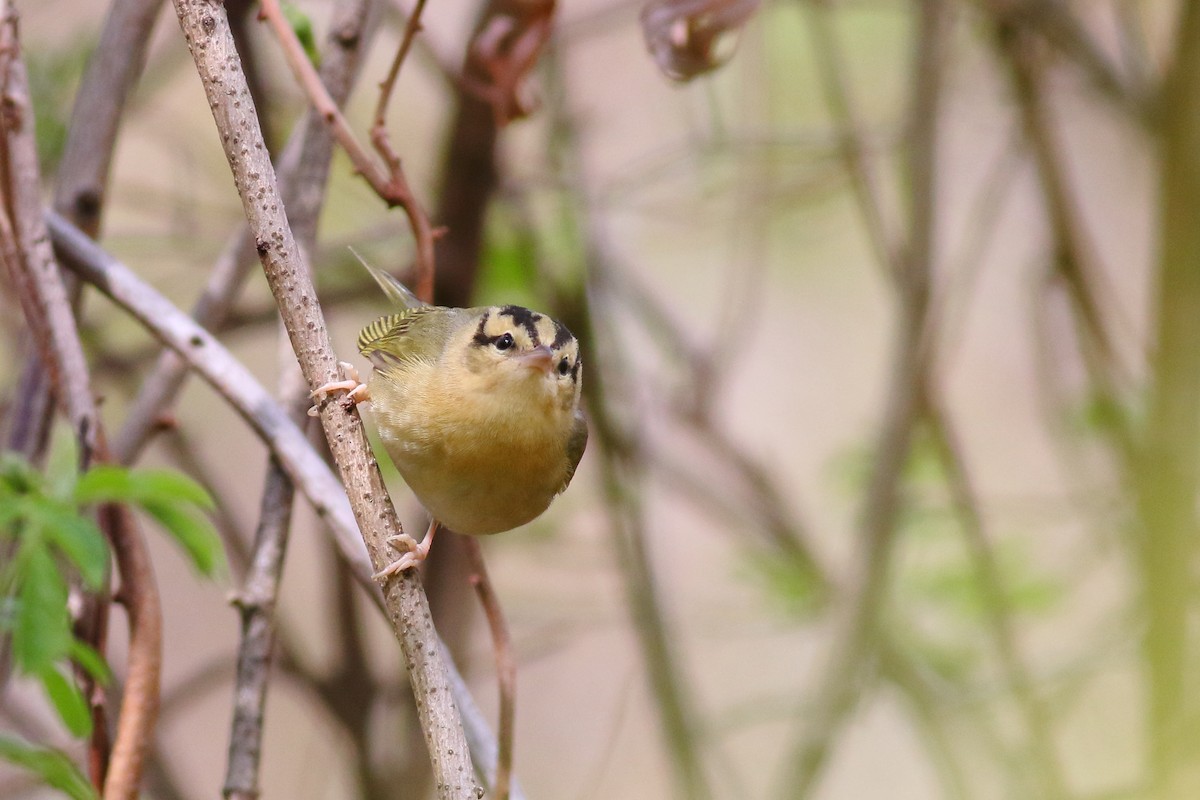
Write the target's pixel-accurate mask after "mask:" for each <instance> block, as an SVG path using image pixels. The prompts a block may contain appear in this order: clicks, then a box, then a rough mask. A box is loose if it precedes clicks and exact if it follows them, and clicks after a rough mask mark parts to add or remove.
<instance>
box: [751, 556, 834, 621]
mask: <svg viewBox="0 0 1200 800" xmlns="http://www.w3.org/2000/svg"><path fill="white" fill-rule="evenodd" d="M746 563H747V567H748V569H747V577H748V578H749V580H750V581H752V583H753V585H754V586H759V587H762V590H763V591H764V592H765V593H766V595H767V598H768V599H769V600H770V601H771V603H772V604H773V605H775V606H777V607H778V608H779V609H780V611H782V612H783V613H784V614H785V615H786V616H788V617H792V618H796V619H807V618H809V617H811V616H812V614H813V613H814V612H815V611H817V610H818V609H819V608H820V605H821V593H820V592H819V591H818V587H817V585H816V584H815V583H814V582H813V580H812V575H811V574H810V573H809V572H808V571H807V570H806V569H804V568H803V566H802V565H801V564H799V563H797V562H796V561H794V560H791V559H787V558H780V557H779V556H778V555H777V554H776V553H773V552H767V551H756V552H754V553H752V554H751V556H750V558H749V560H748V561H747V562H746Z"/></svg>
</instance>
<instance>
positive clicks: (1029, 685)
mask: <svg viewBox="0 0 1200 800" xmlns="http://www.w3.org/2000/svg"><path fill="white" fill-rule="evenodd" d="M924 414H925V419H926V421H927V423H928V425H929V428H930V429H931V432H932V435H933V439H934V444H935V447H936V448H937V451H938V457H939V459H940V460H941V462H942V467H943V469H944V470H945V473H946V482H947V484H948V486H949V489H950V496H951V502H952V504H953V506H954V509H955V513H956V514H957V516H958V518H959V524H960V526H961V528H962V530H963V534H964V537H965V538H966V542H967V548H968V550H969V551H970V553H971V560H972V562H973V564H974V566H975V575H976V582H977V583H978V585H979V590H980V594H981V595H982V597H983V610H984V613H985V614H986V615H987V621H988V626H989V629H990V630H989V633H990V634H991V636H992V639H993V641H994V644H995V648H996V654H997V655H998V656H999V658H1000V665H1001V670H1002V671H1003V673H1004V677H1005V680H1006V681H1007V682H1008V685H1009V688H1010V690H1011V692H1012V695H1013V698H1014V700H1015V702H1016V705H1017V707H1018V709H1019V710H1020V713H1021V715H1022V717H1023V718H1024V719H1023V722H1024V724H1025V727H1026V729H1027V730H1028V732H1029V743H1028V746H1027V747H1026V748H1025V757H1024V758H1022V762H1027V763H1028V764H1029V765H1031V766H1032V767H1033V769H1034V771H1035V773H1036V778H1037V782H1038V785H1039V787H1040V790H1041V796H1043V797H1049V798H1059V797H1068V796H1069V794H1068V792H1067V788H1066V782H1065V779H1064V776H1063V772H1062V767H1061V766H1060V761H1059V758H1058V754H1057V753H1058V748H1057V746H1056V744H1055V741H1054V732H1053V729H1052V727H1051V723H1050V713H1049V710H1048V708H1047V706H1046V703H1045V702H1044V701H1043V700H1042V698H1041V697H1040V696H1039V695H1038V693H1037V691H1036V689H1035V688H1034V682H1033V679H1032V678H1031V677H1030V675H1029V670H1028V669H1027V668H1026V666H1025V664H1024V659H1023V658H1022V657H1021V653H1020V649H1019V647H1018V644H1017V636H1016V631H1015V630H1014V629H1013V624H1012V619H1011V617H1010V616H1009V613H1008V606H1009V601H1008V597H1007V595H1006V593H1005V591H1004V583H1003V579H1002V578H1001V573H1000V566H999V564H997V563H996V557H995V553H994V552H993V550H992V547H991V543H990V542H989V541H988V538H987V533H986V531H985V530H984V525H983V517H982V515H981V514H980V511H979V503H978V500H977V499H976V497H975V491H974V487H973V486H972V485H971V480H970V476H969V475H968V473H967V465H966V461H965V459H964V457H963V454H962V451H961V447H960V445H959V443H958V440H957V437H956V435H955V432H954V429H953V428H952V427H951V423H950V420H949V418H948V416H947V414H946V412H945V410H944V409H943V408H941V407H940V405H939V404H938V400H937V399H936V397H935V396H934V393H933V392H932V391H930V392H927V393H926V395H925V409H924Z"/></svg>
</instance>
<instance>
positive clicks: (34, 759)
mask: <svg viewBox="0 0 1200 800" xmlns="http://www.w3.org/2000/svg"><path fill="white" fill-rule="evenodd" d="M0 759H3V760H4V761H7V762H8V763H10V764H13V765H15V766H18V767H20V768H22V769H25V770H28V771H29V772H32V773H33V774H34V775H36V776H38V778H39V779H40V780H41V781H42V782H43V783H45V784H46V785H47V786H50V787H52V788H54V789H58V790H59V791H61V792H62V793H64V794H65V795H67V796H68V797H70V798H72V800H96V790H95V789H93V788H92V784H91V783H89V782H88V779H87V778H86V777H84V775H83V773H82V772H80V771H79V768H78V767H76V766H75V763H74V762H73V761H71V759H70V757H69V756H67V754H66V753H63V752H61V751H59V750H54V749H53V748H49V747H39V746H37V745H34V744H30V743H29V742H25V741H22V740H20V739H16V738H14V737H11V736H0Z"/></svg>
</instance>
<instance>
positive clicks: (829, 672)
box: [782, 0, 948, 797]
mask: <svg viewBox="0 0 1200 800" xmlns="http://www.w3.org/2000/svg"><path fill="white" fill-rule="evenodd" d="M917 15H918V32H917V35H916V37H915V38H914V41H913V46H914V48H915V63H916V69H915V72H914V83H913V91H912V108H911V110H910V113H911V123H910V130H909V137H910V145H909V158H908V172H909V176H908V177H909V204H908V205H909V208H908V210H909V219H908V226H909V228H908V241H907V242H906V243H905V246H904V247H903V248H896V247H895V246H893V245H890V244H888V243H883V244H884V247H883V248H882V250H881V252H882V253H883V254H884V255H886V254H887V253H892V252H901V253H904V258H903V259H902V260H900V261H898V262H897V263H896V265H895V269H894V270H893V271H892V277H894V278H895V287H896V295H897V296H896V302H897V305H898V309H897V313H898V316H899V320H898V331H897V335H896V339H895V342H894V348H895V349H894V351H893V358H892V373H891V376H890V379H889V382H888V388H887V390H886V395H885V397H886V398H887V399H886V405H885V408H884V416H883V423H882V426H881V429H880V431H879V438H878V440H877V443H876V446H875V457H874V459H873V462H872V470H871V475H870V478H869V481H868V484H867V490H866V496H865V497H864V498H863V508H862V518H861V522H860V524H859V541H858V557H857V559H856V562H855V563H856V567H857V570H858V573H859V574H858V575H857V576H856V578H855V581H854V584H853V586H854V587H855V588H854V590H853V591H854V594H853V596H852V597H851V598H850V599H849V601H848V602H847V604H846V605H845V606H844V607H843V608H842V609H839V611H840V613H839V614H838V616H837V617H836V618H835V623H834V624H835V626H836V628H835V633H834V637H835V638H834V643H833V647H832V651H831V653H830V656H829V658H828V661H827V662H826V664H825V668H824V670H823V671H822V673H821V676H820V678H819V679H818V684H817V688H816V690H815V692H814V696H815V698H816V702H815V703H814V704H813V705H812V706H811V707H810V708H809V709H808V710H807V711H805V712H804V713H803V714H802V715H801V716H802V717H803V718H804V727H803V729H802V731H801V733H800V736H799V737H798V738H797V741H796V743H795V745H794V747H793V749H792V751H791V756H790V757H789V758H788V760H787V764H788V767H787V772H786V776H785V778H784V781H785V782H784V788H783V790H782V795H783V796H787V797H806V796H808V795H809V794H810V793H811V792H812V791H813V790H814V788H815V785H816V782H817V780H818V778H819V777H820V774H821V772H822V769H823V767H824V765H825V762H826V760H827V758H828V755H829V751H830V748H831V746H832V743H833V740H834V738H835V737H836V736H837V734H838V732H839V731H840V730H841V728H842V726H843V724H844V722H845V720H846V718H847V716H848V715H849V713H850V712H851V711H852V710H853V708H854V706H855V704H856V702H857V698H858V694H859V692H860V690H861V685H862V682H863V681H864V680H865V678H866V668H867V666H868V665H870V663H871V656H872V655H873V654H875V653H876V651H877V647H878V643H879V634H880V625H881V622H880V612H881V610H882V608H883V602H884V598H885V597H886V593H887V588H888V586H889V580H890V573H891V562H892V555H893V553H894V550H895V540H896V535H895V534H896V528H897V522H898V516H899V513H900V511H901V508H902V501H901V497H900V486H901V482H902V480H903V476H904V468H905V465H906V464H907V463H908V457H909V450H910V447H911V444H912V435H913V429H914V427H915V425H916V423H917V421H918V419H919V415H920V411H921V402H922V395H923V393H924V391H925V387H926V385H927V381H928V375H929V372H930V364H931V360H932V353H931V349H932V348H931V347H930V341H931V339H932V331H933V325H932V319H931V317H930V313H929V312H930V303H929V284H930V275H931V272H932V268H933V243H934V241H935V235H934V234H935V231H934V229H933V225H934V220H935V216H934V214H933V211H932V210H933V209H934V208H935V207H936V206H935V203H936V192H935V190H936V184H935V182H934V175H935V174H936V172H935V166H936V155H937V142H938V136H937V133H938V112H939V105H940V99H941V93H942V71H943V64H942V51H943V47H944V44H945V40H946V30H947V28H948V6H946V5H945V4H944V3H942V2H941V0H921V2H920V3H919V4H918V10H917ZM830 32H831V31H830ZM866 208H869V206H868V207H865V209H866ZM864 213H865V211H864ZM866 224H867V227H868V229H871V230H873V229H874V228H875V226H876V225H877V222H876V221H873V219H872V217H871V216H869V215H868V216H867V217H866Z"/></svg>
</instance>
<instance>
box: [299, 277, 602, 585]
mask: <svg viewBox="0 0 1200 800" xmlns="http://www.w3.org/2000/svg"><path fill="white" fill-rule="evenodd" d="M354 255H355V256H356V257H358V259H359V261H360V262H361V263H362V264H363V266H364V267H366V269H367V270H368V271H369V272H370V273H371V275H372V276H373V277H374V278H375V281H376V282H377V283H378V284H379V286H380V287H381V288H382V289H383V292H384V294H385V295H387V296H388V298H389V299H390V300H391V301H392V302H393V303H394V304H395V305H396V306H398V307H399V310H398V311H397V312H395V313H392V314H387V315H385V316H382V317H380V318H378V319H376V320H375V321H374V322H372V323H371V324H369V325H367V326H366V327H365V328H363V329H362V330H361V331H360V332H359V335H358V351H359V353H360V354H362V355H363V356H364V357H365V358H366V359H367V360H368V361H370V362H371V367H372V370H371V374H370V376H369V378H368V380H367V382H366V383H363V382H362V381H360V379H359V377H358V374H357V370H355V369H354V367H353V366H352V365H350V364H347V363H345V362H342V368H343V369H344V370H345V374H346V375H347V376H348V379H346V380H342V381H334V382H331V383H327V384H325V385H323V386H319V387H317V388H316V389H315V390H313V392H312V393H311V394H312V397H313V398H314V399H316V400H317V403H318V405H317V406H314V407H313V409H311V410H310V413H314V412H316V410H317V408H318V407H319V404H320V403H321V402H324V400H325V398H326V397H327V396H329V395H332V394H334V393H338V392H346V394H345V395H344V399H343V402H344V403H346V404H347V405H353V404H357V403H362V402H370V404H371V411H372V416H373V417H374V419H375V425H376V427H377V428H378V431H379V437H380V439H381V440H382V443H383V446H384V449H385V450H386V451H387V453H388V456H389V457H390V458H391V459H392V462H393V463H394V464H395V465H396V468H397V469H398V470H399V471H400V475H401V477H403V478H404V482H405V483H406V484H407V485H408V487H409V488H410V489H411V490H412V492H413V494H414V495H416V497H417V499H418V500H419V501H420V502H421V504H422V505H423V506H424V507H425V510H426V511H428V512H429V514H430V517H431V521H430V525H429V529H428V532H427V533H426V535H425V538H424V539H423V540H422V541H421V542H420V543H418V542H417V541H416V540H415V539H413V538H412V537H411V536H409V535H408V534H400V535H398V536H392V537H389V538H388V544H389V545H391V546H393V547H394V548H396V549H397V550H399V549H400V546H403V548H404V549H405V551H406V552H404V553H403V555H401V556H400V557H399V558H397V559H396V560H394V561H392V562H391V563H389V564H388V565H387V566H386V567H384V568H383V569H382V570H380V571H379V572H377V573H376V574H375V578H376V579H377V580H384V579H386V578H388V577H389V576H391V575H394V574H397V573H399V572H403V571H404V570H407V569H410V568H413V567H415V566H417V565H418V564H420V563H421V562H422V561H424V560H425V558H426V557H427V556H428V554H429V548H430V546H431V545H432V543H433V537H434V534H435V533H436V532H437V530H438V528H439V527H447V528H450V529H451V530H454V531H458V532H459V533H465V534H471V535H476V536H483V535H489V534H494V533H501V532H503V531H508V530H511V529H513V528H516V527H519V526H521V525H524V524H525V523H527V522H530V521H532V520H534V519H536V518H537V517H539V516H540V515H541V514H542V512H544V511H545V510H546V509H547V508H548V507H549V506H550V503H551V502H552V501H553V500H554V498H555V497H556V496H558V495H559V494H561V493H562V492H563V491H564V490H565V489H566V488H567V486H568V485H569V484H570V482H571V478H572V477H573V476H574V475H575V469H576V467H577V466H578V465H579V462H580V459H581V458H582V457H583V452H584V450H585V448H586V447H587V439H588V426H587V419H586V417H585V416H584V413H583V410H582V409H581V407H580V395H581V390H582V385H583V365H582V362H581V360H580V352H579V341H578V340H577V339H576V338H575V336H574V335H573V334H572V333H571V331H570V330H568V329H567V327H566V326H565V325H563V324H562V323H561V322H559V321H557V320H555V319H553V318H552V317H550V316H548V315H546V314H542V313H539V312H537V311H531V310H530V309H528V308H525V307H524V306H517V305H503V306H486V307H483V306H481V307H476V308H448V307H445V306H434V305H425V304H423V303H421V302H420V301H419V300H418V299H417V298H416V297H415V296H414V295H413V294H412V292H410V291H409V290H408V288H407V287H406V286H404V284H402V283H400V281H398V280H396V279H395V278H394V277H392V276H391V275H390V274H389V273H387V272H386V271H384V270H382V269H379V268H377V267H374V266H372V265H370V264H368V263H367V262H366V261H364V260H363V259H362V258H361V257H360V256H358V254H357V253H354Z"/></svg>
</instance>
